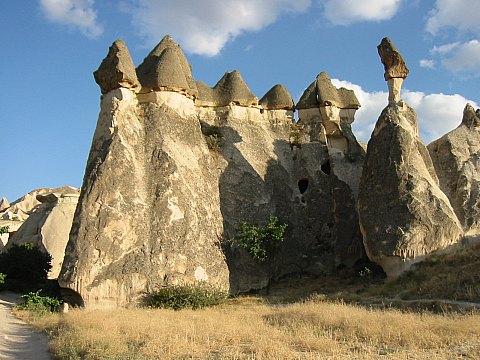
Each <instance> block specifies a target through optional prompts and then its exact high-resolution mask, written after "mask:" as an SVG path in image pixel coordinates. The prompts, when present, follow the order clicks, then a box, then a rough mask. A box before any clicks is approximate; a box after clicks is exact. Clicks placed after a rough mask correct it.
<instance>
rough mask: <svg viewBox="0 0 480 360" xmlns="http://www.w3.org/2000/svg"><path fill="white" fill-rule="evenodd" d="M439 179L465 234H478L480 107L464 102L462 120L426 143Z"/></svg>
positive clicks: (479, 208) (479, 226) (479, 217)
mask: <svg viewBox="0 0 480 360" xmlns="http://www.w3.org/2000/svg"><path fill="white" fill-rule="evenodd" d="M427 148H428V151H429V152H430V156H431V158H432V161H433V165H434V166H435V171H436V173H437V175H438V179H439V181H440V188H441V189H442V190H443V192H444V193H445V194H446V195H447V197H448V199H449V200H450V203H451V204H452V206H453V209H454V210H455V213H456V214H457V216H458V219H459V220H460V223H461V224H462V226H463V229H464V231H465V235H477V234H479V233H480V110H477V111H475V109H474V108H473V107H472V106H471V105H469V104H467V106H466V107H465V110H464V111H463V120H462V123H461V124H460V125H459V126H458V127H457V128H456V129H454V130H452V131H450V132H449V133H448V134H446V135H444V136H442V137H441V138H440V139H438V140H436V141H434V142H432V143H431V144H429V145H428V147H427Z"/></svg>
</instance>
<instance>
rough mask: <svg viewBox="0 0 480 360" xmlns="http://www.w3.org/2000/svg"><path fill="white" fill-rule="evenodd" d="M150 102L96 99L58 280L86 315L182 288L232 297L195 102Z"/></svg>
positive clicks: (160, 97)
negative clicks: (209, 287) (189, 285)
mask: <svg viewBox="0 0 480 360" xmlns="http://www.w3.org/2000/svg"><path fill="white" fill-rule="evenodd" d="M155 96H156V98H149V97H148V96H143V97H139V98H142V101H143V100H145V99H147V100H148V99H152V100H154V101H152V102H150V101H146V102H144V103H139V102H138V100H137V98H136V96H135V94H134V93H133V92H131V91H129V90H127V89H117V90H114V91H113V92H110V93H108V94H106V95H104V96H103V98H102V104H101V109H102V110H101V113H100V116H99V121H98V124H97V129H96V131H95V135H94V139H93V144H92V148H91V151H90V156H89V160H88V163H87V169H86V173H85V178H84V183H83V186H82V191H81V196H80V201H79V206H78V208H77V212H76V215H75V220H74V223H73V226H72V231H71V234H70V240H69V243H68V247H67V249H68V250H67V252H66V256H65V261H64V265H63V268H62V272H61V275H60V278H59V283H60V285H61V286H63V287H68V288H71V289H73V290H75V291H77V292H78V293H79V294H80V295H81V296H82V298H83V300H84V302H85V304H86V305H87V306H97V307H102V306H107V307H108V306H122V305H127V304H132V303H135V302H136V301H137V300H138V298H139V296H141V295H142V294H143V293H144V292H145V291H147V290H152V289H154V288H156V287H158V286H161V285H164V284H175V283H179V282H180V283H183V282H195V281H201V280H205V281H208V282H210V283H212V284H215V285H217V286H219V287H223V288H228V270H227V266H226V263H225V259H224V255H223V253H222V251H221V249H220V239H221V236H222V223H221V216H220V212H219V204H218V201H219V195H218V188H217V187H216V184H217V183H216V178H215V177H214V176H213V175H212V171H211V169H212V168H213V166H212V164H211V157H210V153H209V151H208V149H207V146H206V144H205V142H204V141H203V137H202V134H201V131H200V126H199V124H198V121H197V120H196V118H195V112H194V111H193V109H194V106H193V101H192V100H190V99H188V98H187V97H185V96H183V95H181V94H178V93H172V92H168V91H162V92H156V93H155ZM188 109H190V110H191V111H190V114H188Z"/></svg>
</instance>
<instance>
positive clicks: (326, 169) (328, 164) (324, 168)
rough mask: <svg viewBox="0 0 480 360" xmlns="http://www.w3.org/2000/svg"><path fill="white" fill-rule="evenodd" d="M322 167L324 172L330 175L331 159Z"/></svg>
mask: <svg viewBox="0 0 480 360" xmlns="http://www.w3.org/2000/svg"><path fill="white" fill-rule="evenodd" d="M320 168H321V169H322V172H323V173H324V174H326V175H330V171H331V169H330V160H327V161H325V162H324V163H323V164H322V166H321V167H320Z"/></svg>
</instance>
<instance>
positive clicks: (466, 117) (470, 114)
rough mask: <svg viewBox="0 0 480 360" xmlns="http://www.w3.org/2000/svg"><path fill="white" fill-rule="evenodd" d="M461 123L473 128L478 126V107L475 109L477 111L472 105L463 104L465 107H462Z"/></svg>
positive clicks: (479, 113) (479, 110)
mask: <svg viewBox="0 0 480 360" xmlns="http://www.w3.org/2000/svg"><path fill="white" fill-rule="evenodd" d="M462 124H464V125H466V126H467V127H469V128H475V127H478V126H480V109H477V111H475V109H474V107H473V106H472V105H470V104H467V105H466V106H465V109H463V119H462Z"/></svg>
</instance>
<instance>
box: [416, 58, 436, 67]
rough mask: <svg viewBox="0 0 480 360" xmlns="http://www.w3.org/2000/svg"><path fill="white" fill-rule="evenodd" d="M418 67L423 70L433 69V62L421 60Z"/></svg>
mask: <svg viewBox="0 0 480 360" xmlns="http://www.w3.org/2000/svg"><path fill="white" fill-rule="evenodd" d="M419 64H420V67H423V68H425V69H434V68H435V61H434V60H428V59H422V60H420V62H419Z"/></svg>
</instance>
